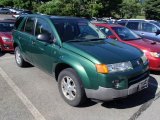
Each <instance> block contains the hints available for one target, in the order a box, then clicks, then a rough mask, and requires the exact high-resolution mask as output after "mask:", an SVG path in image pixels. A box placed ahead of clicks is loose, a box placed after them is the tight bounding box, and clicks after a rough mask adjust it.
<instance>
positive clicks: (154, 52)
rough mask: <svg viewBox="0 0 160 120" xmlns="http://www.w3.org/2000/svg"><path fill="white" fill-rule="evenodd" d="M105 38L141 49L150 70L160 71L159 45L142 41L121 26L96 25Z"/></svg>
mask: <svg viewBox="0 0 160 120" xmlns="http://www.w3.org/2000/svg"><path fill="white" fill-rule="evenodd" d="M95 25H96V26H98V27H99V28H100V29H101V30H102V31H103V32H104V33H105V34H106V36H107V37H109V38H112V39H115V40H118V41H120V42H124V43H126V44H129V45H132V46H135V47H137V48H139V49H141V50H142V51H143V52H144V53H145V54H146V56H147V58H148V60H149V68H150V70H156V71H160V43H159V42H155V41H152V40H149V39H144V38H141V37H139V36H138V35H136V34H135V33H134V32H132V31H131V30H130V29H128V28H126V27H124V26H121V25H113V24H112V25H108V24H102V23H96V24H95Z"/></svg>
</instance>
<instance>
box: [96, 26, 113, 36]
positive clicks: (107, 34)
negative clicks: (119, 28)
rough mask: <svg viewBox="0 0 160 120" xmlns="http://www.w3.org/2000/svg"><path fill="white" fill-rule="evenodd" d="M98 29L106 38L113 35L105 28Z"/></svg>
mask: <svg viewBox="0 0 160 120" xmlns="http://www.w3.org/2000/svg"><path fill="white" fill-rule="evenodd" d="M99 29H100V30H101V31H102V32H103V33H105V34H106V36H107V37H108V36H110V35H113V33H112V32H111V31H110V30H109V29H108V28H105V27H99Z"/></svg>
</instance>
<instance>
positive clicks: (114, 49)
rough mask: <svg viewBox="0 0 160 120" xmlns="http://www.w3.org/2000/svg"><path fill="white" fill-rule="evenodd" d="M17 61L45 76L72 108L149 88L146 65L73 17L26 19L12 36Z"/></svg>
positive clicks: (128, 48)
mask: <svg viewBox="0 0 160 120" xmlns="http://www.w3.org/2000/svg"><path fill="white" fill-rule="evenodd" d="M13 39H14V48H15V60H16V63H17V65H18V66H20V67H24V66H25V65H26V63H27V62H29V63H31V64H32V65H34V66H37V67H39V68H40V69H42V70H44V71H46V72H47V73H49V74H50V75H52V76H55V79H56V80H57V81H58V88H59V91H60V94H61V96H62V97H63V99H64V100H65V101H66V102H67V103H68V104H70V105H72V106H78V105H80V104H82V103H83V102H84V101H85V100H86V98H90V99H98V100H103V101H106V100H113V99H116V98H120V97H125V96H128V95H131V94H133V93H136V92H138V91H140V90H142V89H145V88H147V87H148V78H149V71H148V60H147V58H146V57H145V55H144V53H143V52H141V51H140V50H139V49H137V48H135V47H132V46H130V45H127V44H124V43H122V42H118V41H115V40H112V39H106V36H105V34H103V33H102V32H101V31H100V30H99V29H98V28H97V27H95V26H94V25H93V24H91V23H90V22H88V21H87V20H86V19H82V18H76V17H62V16H46V15H24V16H20V18H19V19H18V20H17V22H16V24H15V30H14V31H13Z"/></svg>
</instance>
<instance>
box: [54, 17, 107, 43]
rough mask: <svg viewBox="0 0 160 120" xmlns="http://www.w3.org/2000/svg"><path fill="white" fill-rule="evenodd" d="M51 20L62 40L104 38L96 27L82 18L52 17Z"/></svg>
mask: <svg viewBox="0 0 160 120" xmlns="http://www.w3.org/2000/svg"><path fill="white" fill-rule="evenodd" d="M52 21H53V24H54V25H55V27H56V30H57V32H58V34H59V36H60V38H61V40H62V41H63V42H65V41H69V40H71V41H73V40H77V41H82V40H83V41H84V40H91V39H95V40H96V39H103V38H106V37H105V35H104V34H103V33H102V32H101V31H100V30H99V29H98V28H97V27H95V26H94V25H93V24H91V23H89V22H88V21H87V20H84V19H52Z"/></svg>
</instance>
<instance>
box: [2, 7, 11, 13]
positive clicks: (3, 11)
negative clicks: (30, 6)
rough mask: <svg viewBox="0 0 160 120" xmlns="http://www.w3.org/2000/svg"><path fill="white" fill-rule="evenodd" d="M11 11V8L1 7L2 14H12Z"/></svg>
mask: <svg viewBox="0 0 160 120" xmlns="http://www.w3.org/2000/svg"><path fill="white" fill-rule="evenodd" d="M10 13H11V11H10V10H9V8H1V9H0V14H10Z"/></svg>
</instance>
